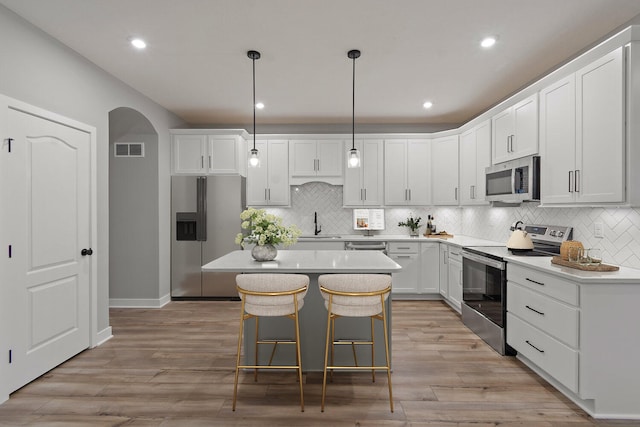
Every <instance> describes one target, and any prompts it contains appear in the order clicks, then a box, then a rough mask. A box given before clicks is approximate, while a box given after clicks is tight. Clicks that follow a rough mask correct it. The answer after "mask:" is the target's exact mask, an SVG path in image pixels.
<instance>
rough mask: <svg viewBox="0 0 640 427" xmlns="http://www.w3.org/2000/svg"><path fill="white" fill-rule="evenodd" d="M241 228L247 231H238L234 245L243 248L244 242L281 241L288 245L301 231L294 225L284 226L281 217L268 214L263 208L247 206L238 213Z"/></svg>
mask: <svg viewBox="0 0 640 427" xmlns="http://www.w3.org/2000/svg"><path fill="white" fill-rule="evenodd" d="M240 219H242V225H241V227H242V229H243V230H248V233H238V235H237V236H236V245H240V246H241V247H243V248H244V244H245V243H255V244H257V245H259V246H264V245H277V244H280V243H282V244H283V245H284V246H289V245H292V244H294V243H296V242H297V241H298V237H300V234H302V232H301V231H300V229H299V228H298V227H297V226H296V225H291V226H290V227H285V226H284V225H282V218H280V217H279V216H277V215H273V214H269V213H267V212H266V211H265V210H264V209H255V208H248V209H246V210H244V211H243V212H242V213H241V214H240Z"/></svg>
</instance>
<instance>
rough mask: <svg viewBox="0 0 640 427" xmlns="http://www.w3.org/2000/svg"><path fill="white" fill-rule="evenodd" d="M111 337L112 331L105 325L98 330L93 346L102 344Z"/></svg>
mask: <svg viewBox="0 0 640 427" xmlns="http://www.w3.org/2000/svg"><path fill="white" fill-rule="evenodd" d="M111 338H113V331H112V330H111V326H107V327H106V328H104V329H103V330H101V331H100V332H98V336H97V337H96V341H97V344H96V345H95V347H98V346H99V345H102V344H104V343H105V342H107V341H109V340H110V339H111Z"/></svg>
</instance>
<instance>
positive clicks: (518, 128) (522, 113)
mask: <svg viewBox="0 0 640 427" xmlns="http://www.w3.org/2000/svg"><path fill="white" fill-rule="evenodd" d="M513 133H514V136H513V138H512V143H511V144H510V146H509V148H510V153H509V158H511V159H517V158H520V157H524V156H529V155H532V154H537V153H538V94H533V95H532V96H530V97H529V98H527V99H524V100H522V101H520V102H518V103H517V104H516V105H514V106H513Z"/></svg>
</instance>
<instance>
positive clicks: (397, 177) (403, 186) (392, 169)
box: [384, 139, 408, 206]
mask: <svg viewBox="0 0 640 427" xmlns="http://www.w3.org/2000/svg"><path fill="white" fill-rule="evenodd" d="M407 189H408V188H407V141H406V140H404V139H389V140H385V141H384V202H385V205H400V206H404V205H406V204H407V202H408V200H407V199H408V191H407Z"/></svg>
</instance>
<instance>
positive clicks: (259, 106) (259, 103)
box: [256, 102, 264, 110]
mask: <svg viewBox="0 0 640 427" xmlns="http://www.w3.org/2000/svg"><path fill="white" fill-rule="evenodd" d="M256 108H257V109H258V110H262V109H263V108H264V104H263V103H262V102H256Z"/></svg>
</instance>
